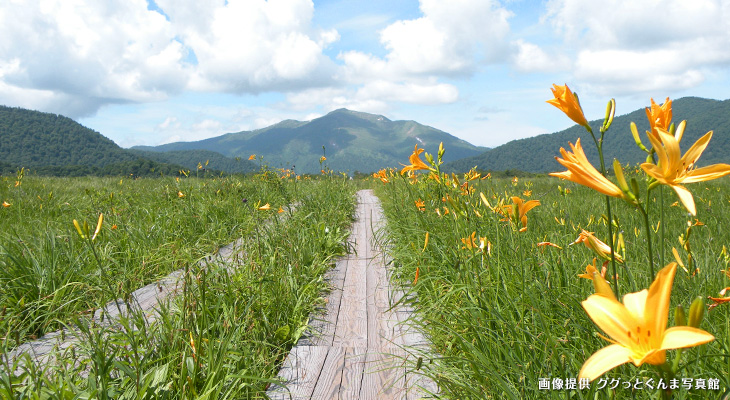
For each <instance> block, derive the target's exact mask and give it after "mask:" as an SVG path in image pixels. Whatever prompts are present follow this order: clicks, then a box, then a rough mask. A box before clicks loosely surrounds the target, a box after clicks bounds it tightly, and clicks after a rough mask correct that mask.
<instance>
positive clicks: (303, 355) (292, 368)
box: [267, 346, 331, 400]
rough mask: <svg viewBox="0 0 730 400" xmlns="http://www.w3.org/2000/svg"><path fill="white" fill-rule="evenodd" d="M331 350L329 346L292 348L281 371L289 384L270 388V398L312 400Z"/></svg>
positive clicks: (280, 375) (280, 374)
mask: <svg viewBox="0 0 730 400" xmlns="http://www.w3.org/2000/svg"><path fill="white" fill-rule="evenodd" d="M330 350H331V347H328V346H296V347H294V348H292V350H291V352H290V353H289V355H288V356H287V358H286V360H285V361H284V365H283V366H282V368H281V370H280V371H279V377H280V378H282V379H283V380H284V381H285V382H287V383H288V384H287V386H286V387H282V386H278V385H275V386H272V387H271V388H269V390H268V392H267V393H268V395H269V397H270V398H271V399H272V400H285V399H287V400H288V399H292V400H295V399H297V400H298V399H311V398H312V394H313V393H314V390H315V387H316V385H317V381H318V380H319V377H320V374H321V372H322V368H323V366H324V363H325V360H326V359H327V353H328V352H329V351H330Z"/></svg>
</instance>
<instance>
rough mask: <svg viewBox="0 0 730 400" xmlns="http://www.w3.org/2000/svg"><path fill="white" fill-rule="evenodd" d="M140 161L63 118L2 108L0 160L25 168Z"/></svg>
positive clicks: (96, 134) (88, 130) (94, 133)
mask: <svg viewBox="0 0 730 400" xmlns="http://www.w3.org/2000/svg"><path fill="white" fill-rule="evenodd" d="M136 158H137V157H135V156H134V155H132V154H131V153H128V152H127V151H125V150H124V149H122V148H121V147H119V146H117V144H116V143H114V142H113V141H111V140H110V139H107V138H106V137H104V136H102V135H101V134H99V133H98V132H95V131H93V130H91V129H89V128H86V127H84V126H82V125H80V124H79V123H77V122H76V121H74V120H72V119H71V118H67V117H64V116H62V115H56V114H49V113H43V112H39V111H31V110H26V109H22V108H13V107H4V106H0V160H2V161H4V162H5V163H8V164H11V165H17V166H24V167H40V166H44V167H45V166H49V167H51V166H63V165H85V166H93V167H103V166H105V165H108V164H113V163H120V162H125V161H133V160H135V159H136Z"/></svg>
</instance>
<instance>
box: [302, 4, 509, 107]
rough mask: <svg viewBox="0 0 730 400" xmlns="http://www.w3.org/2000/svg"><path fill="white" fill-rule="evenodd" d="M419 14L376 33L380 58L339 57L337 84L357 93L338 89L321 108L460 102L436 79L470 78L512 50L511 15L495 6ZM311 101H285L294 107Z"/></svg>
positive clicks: (442, 7) (424, 7)
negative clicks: (509, 38) (382, 52)
mask: <svg viewBox="0 0 730 400" xmlns="http://www.w3.org/2000/svg"><path fill="white" fill-rule="evenodd" d="M420 10H421V13H422V16H421V17H419V18H416V19H409V20H400V21H396V22H394V23H392V24H390V25H388V26H387V27H386V28H385V29H383V30H382V31H380V43H381V45H382V46H383V48H384V49H385V50H386V55H385V56H384V57H377V56H374V55H372V54H368V53H365V52H362V51H357V50H352V51H346V52H342V53H340V54H339V56H338V59H339V60H340V61H342V65H341V67H340V68H339V70H338V71H337V75H336V79H338V80H339V81H340V82H343V83H345V84H347V85H357V89H354V90H346V89H343V90H340V91H339V92H338V95H336V96H333V97H331V98H330V99H329V101H327V100H328V99H323V100H325V101H327V103H325V104H330V107H331V106H334V105H340V106H348V105H349V106H353V107H358V108H357V109H359V110H368V111H371V112H382V111H383V110H384V107H385V104H386V102H403V103H409V104H444V103H452V102H455V101H457V100H458V97H459V92H458V90H457V88H456V87H455V86H454V85H452V84H449V83H443V82H439V79H442V78H458V77H468V76H471V75H472V74H473V73H474V72H475V71H476V70H477V69H478V67H479V66H480V65H482V64H484V63H491V62H501V61H502V58H504V57H505V56H506V55H507V54H508V53H509V51H510V49H509V46H508V45H507V42H506V41H505V40H504V38H505V37H506V35H507V34H508V33H509V23H508V19H509V18H510V17H511V15H512V14H511V13H510V12H509V11H507V10H506V9H505V8H503V7H501V6H500V5H499V3H498V2H496V1H491V0H490V1H483V0H458V1H452V2H442V1H436V0H421V2H420ZM320 93H321V92H320ZM315 98H316V97H315ZM309 99H311V97H310V98H309ZM309 99H308V98H306V97H302V96H298V95H293V96H290V97H289V100H290V101H292V102H294V103H295V104H303V103H308V100H309Z"/></svg>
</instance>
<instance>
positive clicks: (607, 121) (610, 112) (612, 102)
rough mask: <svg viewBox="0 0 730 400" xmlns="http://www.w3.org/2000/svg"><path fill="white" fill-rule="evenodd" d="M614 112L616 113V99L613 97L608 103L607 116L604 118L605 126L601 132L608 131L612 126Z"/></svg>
mask: <svg viewBox="0 0 730 400" xmlns="http://www.w3.org/2000/svg"><path fill="white" fill-rule="evenodd" d="M614 114H616V100H614V99H611V100H609V101H608V105H607V106H606V116H605V117H604V118H603V126H602V127H601V132H606V131H607V130H608V128H610V127H611V123H613V116H614Z"/></svg>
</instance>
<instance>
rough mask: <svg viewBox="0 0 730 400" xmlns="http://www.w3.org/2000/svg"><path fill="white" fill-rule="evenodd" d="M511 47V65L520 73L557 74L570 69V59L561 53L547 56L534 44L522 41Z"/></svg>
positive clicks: (517, 41)
mask: <svg viewBox="0 0 730 400" xmlns="http://www.w3.org/2000/svg"><path fill="white" fill-rule="evenodd" d="M512 45H513V49H514V52H513V53H512V64H513V65H514V66H515V68H517V70H519V71H521V72H557V71H565V70H568V69H570V67H571V61H570V58H569V57H568V56H567V55H566V54H563V53H562V52H555V53H552V54H548V53H547V52H545V51H544V50H543V49H541V48H540V47H539V46H537V45H536V44H533V43H529V42H526V41H524V40H522V39H518V40H516V41H515V42H514V43H513V44H512Z"/></svg>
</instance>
